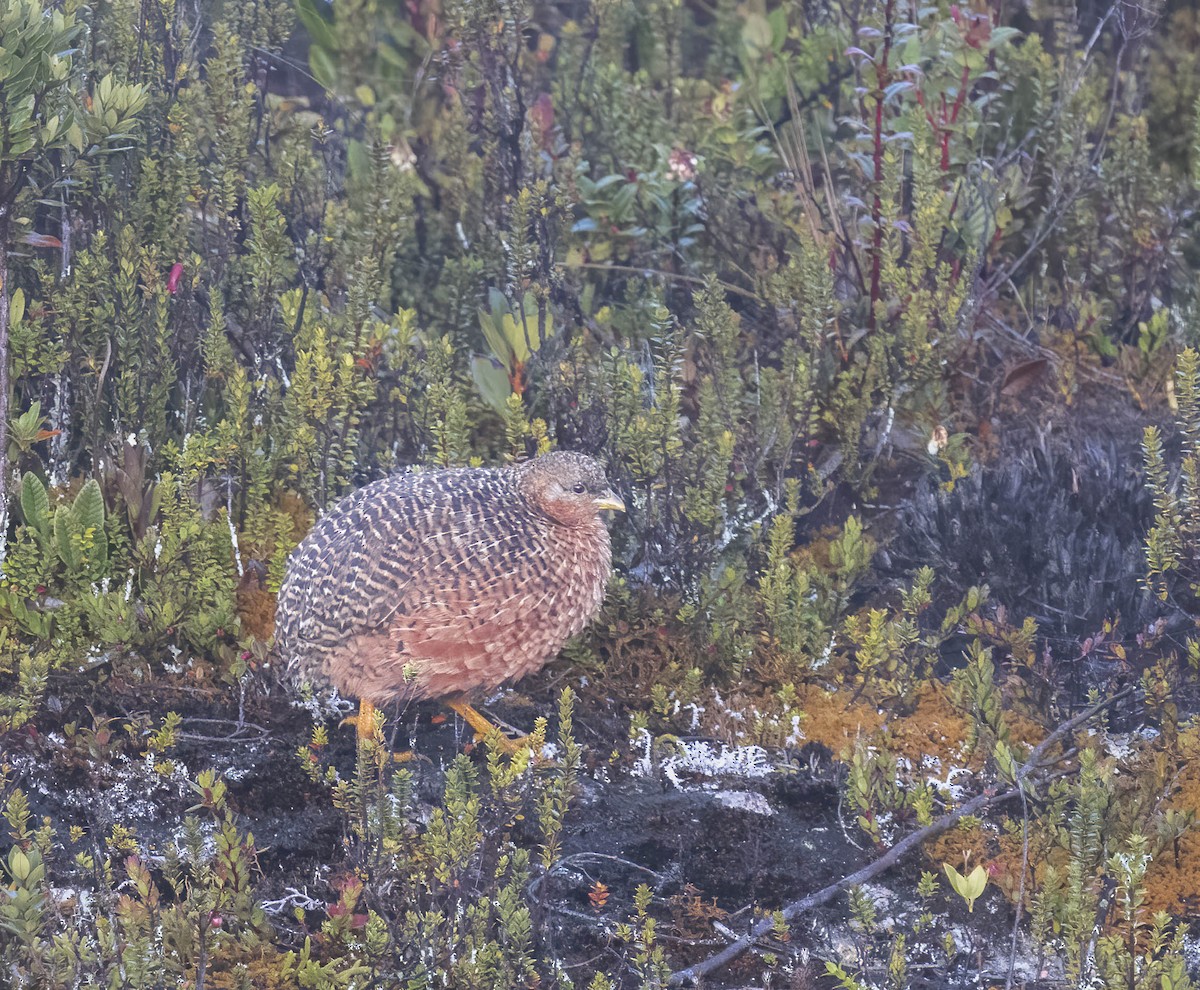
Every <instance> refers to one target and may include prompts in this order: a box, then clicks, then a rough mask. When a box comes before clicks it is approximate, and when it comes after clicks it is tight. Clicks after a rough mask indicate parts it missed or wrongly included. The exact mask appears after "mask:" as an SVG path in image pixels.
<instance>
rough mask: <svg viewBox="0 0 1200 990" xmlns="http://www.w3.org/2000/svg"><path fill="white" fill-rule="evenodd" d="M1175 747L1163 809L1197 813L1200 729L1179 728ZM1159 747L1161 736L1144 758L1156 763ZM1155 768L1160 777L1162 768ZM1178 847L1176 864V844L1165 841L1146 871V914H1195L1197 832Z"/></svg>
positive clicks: (1199, 856) (1199, 877)
mask: <svg viewBox="0 0 1200 990" xmlns="http://www.w3.org/2000/svg"><path fill="white" fill-rule="evenodd" d="M1176 745H1177V747H1178V749H1177V752H1176V754H1175V757H1176V760H1177V765H1178V771H1177V773H1176V775H1175V777H1174V779H1173V780H1172V781H1170V782H1169V784H1168V782H1166V781H1164V785H1167V786H1171V785H1173V786H1172V790H1171V793H1170V795H1169V796H1168V797H1167V799H1166V801H1165V803H1164V806H1163V809H1162V810H1163V811H1164V812H1165V811H1179V812H1187V811H1192V812H1200V727H1198V726H1196V725H1195V724H1192V725H1189V726H1187V727H1186V728H1183V729H1181V730H1180V731H1179V735H1178V737H1177V738H1176ZM1161 746H1162V739H1161V737H1160V738H1159V739H1158V740H1155V742H1154V744H1151V745H1149V746H1148V747H1147V752H1146V753H1145V754H1144V755H1145V757H1146V758H1147V759H1149V760H1152V761H1155V760H1156V758H1157V756H1158V752H1159V751H1160V749H1161ZM1155 769H1158V772H1159V773H1160V774H1161V772H1162V771H1161V769H1159V768H1155ZM1151 772H1153V771H1151ZM1151 838H1152V839H1153V836H1151ZM1177 848H1178V861H1176V845H1175V843H1173V842H1170V841H1168V842H1167V843H1166V847H1165V848H1164V849H1162V850H1161V851H1160V852H1159V853H1158V854H1157V855H1155V857H1154V860H1153V862H1151V864H1150V868H1149V869H1148V870H1147V872H1146V898H1145V901H1144V904H1145V910H1146V912H1147V914H1148V915H1149V914H1153V913H1154V912H1155V911H1168V912H1170V913H1172V914H1177V915H1178V914H1193V913H1195V910H1196V895H1197V892H1198V891H1200V833H1198V832H1197V831H1196V829H1195V828H1193V829H1192V830H1191V831H1189V832H1187V833H1186V834H1185V835H1184V836H1183V837H1182V838H1181V839H1180V840H1179V843H1178V847H1177Z"/></svg>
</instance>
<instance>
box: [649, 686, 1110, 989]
mask: <svg viewBox="0 0 1200 990" xmlns="http://www.w3.org/2000/svg"><path fill="white" fill-rule="evenodd" d="M1132 693H1133V687H1132V686H1131V687H1127V688H1125V689H1124V690H1123V691H1119V692H1118V693H1117V694H1114V695H1113V696H1112V697H1111V698H1107V699H1105V700H1104V701H1101V702H1097V703H1096V704H1094V705H1092V706H1091V707H1090V708H1088V709H1085V710H1084V711H1082V712H1080V713H1079V714H1078V715H1076V716H1075V717H1074V718H1070V719H1068V720H1067V721H1066V722H1064V723H1063V724H1062V725H1060V726H1059V727H1058V728H1057V729H1055V730H1054V731H1053V732H1051V733H1050V734H1049V735H1048V736H1046V738H1045V739H1043V740H1042V741H1041V742H1040V743H1038V745H1037V746H1035V747H1034V750H1033V752H1032V753H1030V754H1029V759H1028V760H1026V761H1025V762H1024V763H1023V764H1021V766H1020V767H1018V768H1017V772H1016V775H1015V776H1016V785H1017V786H1015V787H1013V788H1011V789H1010V790H1007V791H1004V792H1003V793H1000V794H987V793H984V794H980V795H978V796H976V797H974V798H972V799H971V800H970V801H968V802H967V803H966V804H964V805H962V806H960V807H959V808H956V809H955V810H954V811H951V812H948V813H947V814H945V815H942V817H941V818H939V819H938V820H937V821H935V822H933V823H931V824H929V825H926V826H925V827H924V828H921V829H918V830H917V831H915V832H913V833H912V834H911V835H907V836H905V837H904V838H903V839H901V840H900V841H899V842H897V843H896V844H895V845H894V846H892V848H891V849H889V850H888V851H887V852H886V853H884V854H883V855H882V856H880V857H879V859H877V860H875V862H873V863H871V864H869V865H867V866H864V867H863V868H862V869H861V870H857V871H855V872H854V873H851V874H850V875H849V876H847V877H843V878H842V879H841V880H838V881H837V882H836V883H831V884H830V885H829V886H828V887H825V888H823V889H821V890H818V891H817V892H816V893H814V894H809V895H808V896H807V897H802V898H800V900H798V901H792V903H790V904H788V905H786V906H785V907H784V909H783V910H782V911H781V912H779V914H781V915H782V916H783V920H784V921H789V922H790V921H794V920H795V919H796V918H798V917H799V916H800V915H802V914H805V913H807V912H809V911H812V910H813V909H814V908H818V907H820V906H821V905H822V904H825V903H826V902H828V901H831V900H832V899H833V898H834V897H836V896H837V895H838V894H840V893H841V892H842V891H844V890H847V889H849V888H850V887H854V886H857V885H859V884H863V883H866V882H867V881H868V880H871V879H872V878H874V877H876V876H878V875H879V874H880V873H883V872H885V871H886V870H888V869H890V868H891V867H893V866H895V865H896V864H897V863H898V862H899V861H900V860H901V859H903V858H904V857H905V856H906V855H908V853H910V852H912V850H914V849H916V848H918V847H919V846H921V845H923V844H924V843H925V842H927V841H928V840H930V839H933V838H935V837H937V836H939V835H941V834H942V833H943V832H945V831H947V830H948V829H950V828H952V827H953V826H954V825H955V824H957V823H958V822H959V821H960V820H961V819H963V818H965V817H967V816H968V815H977V814H979V813H981V812H983V811H986V810H987V809H988V808H990V807H992V806H993V805H997V804H1003V803H1004V802H1005V801H1011V800H1012V799H1013V798H1015V797H1018V796H1019V795H1021V794H1023V793H1024V789H1023V786H1022V785H1023V783H1024V782H1025V780H1026V779H1027V778H1029V777H1030V776H1032V775H1033V774H1034V773H1035V772H1036V771H1038V770H1039V769H1041V768H1042V764H1043V758H1044V756H1045V754H1046V751H1047V750H1049V749H1050V747H1051V746H1053V745H1054V744H1055V743H1057V742H1058V741H1059V740H1060V739H1062V738H1063V736H1066V735H1068V734H1070V733H1071V732H1073V731H1074V730H1075V729H1077V728H1078V727H1079V726H1081V725H1083V724H1084V723H1085V722H1087V721H1088V720H1089V719H1091V718H1093V717H1094V716H1095V715H1097V714H1098V713H1099V712H1101V711H1103V710H1104V709H1106V708H1109V707H1110V706H1112V705H1115V704H1116V703H1117V702H1118V701H1122V700H1124V699H1125V698H1127V697H1129V696H1130V695H1131V694H1132ZM777 917H778V915H770V916H768V917H765V918H763V919H762V920H761V921H759V922H758V923H757V924H755V925H754V926H753V927H751V929H750V931H749V932H747V933H746V934H745V935H743V936H742V937H741V938H739V939H738V940H737V941H736V942H734V943H733V944H732V945H729V946H726V947H725V948H724V949H722V950H721V951H720V952H718V953H715V954H714V955H711V956H709V957H708V958H707V959H704V960H701V961H700V962H698V963H696V964H695V965H693V966H688V967H687V968H686V969H681V970H677V971H676V972H674V973H672V974H671V977H670V980H669V981H668V985H670V986H683V985H685V984H694V983H695V982H696V980H698V979H699V978H700V977H702V976H706V975H707V974H709V973H711V972H713V971H714V970H718V969H720V968H721V967H723V966H727V965H728V964H729V963H731V962H733V960H735V959H737V958H738V957H739V956H741V955H742V954H743V953H745V952H746V950H748V949H749V948H750V947H751V946H752V945H754V943H755V942H756V941H757V940H758V939H760V938H761V937H762V936H764V935H766V934H767V933H768V932H770V931H772V930H773V929H774V927H775V925H776V918H777Z"/></svg>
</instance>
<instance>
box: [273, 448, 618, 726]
mask: <svg viewBox="0 0 1200 990" xmlns="http://www.w3.org/2000/svg"><path fill="white" fill-rule="evenodd" d="M570 483H579V484H583V485H586V487H587V493H588V494H587V498H588V499H589V504H588V506H587V511H582V510H581V509H580V507H579V506H578V505H571V504H567V500H569V499H570V498H572V497H574V496H570V495H568V494H565V493H564V492H563V486H566V485H569V484H570ZM607 490H608V485H607V482H606V481H605V479H604V475H603V473H602V472H601V470H600V468H599V466H598V465H596V463H595V462H594V461H592V460H591V459H590V458H587V457H584V456H583V455H581V454H567V453H558V454H548V455H546V456H544V457H540V458H537V459H535V460H533V461H529V462H526V463H525V464H523V465H520V466H518V467H515V468H470V469H465V468H464V469H457V470H445V471H428V472H422V473H413V474H398V475H393V476H391V477H388V478H384V479H382V480H380V481H376V482H374V483H373V484H370V485H367V486H366V487H364V488H361V489H359V490H358V491H356V492H353V493H352V494H350V495H348V496H347V497H345V498H344V499H342V500H341V501H340V502H338V503H337V504H335V505H334V506H333V507H332V508H331V509H330V510H329V511H328V512H327V513H326V514H325V515H324V516H323V517H322V518H321V519H320V521H319V522H318V523H317V525H316V526H315V527H314V528H313V530H312V532H311V533H309V535H308V536H307V537H306V538H305V540H304V541H303V542H302V543H301V544H300V546H298V547H297V548H296V550H295V552H294V553H293V555H292V557H291V560H290V561H289V566H288V572H287V576H286V577H285V579H284V582H283V587H282V588H281V589H280V593H279V607H278V612H277V618H276V643H277V648H278V651H279V654H280V656H281V658H282V659H283V661H284V662H285V664H287V665H288V668H289V670H290V671H291V672H292V674H293V676H295V677H296V678H297V679H301V680H308V681H310V682H313V683H315V684H318V685H319V684H322V683H324V684H329V685H332V686H333V687H336V688H337V689H338V691H339V692H340V693H342V694H346V695H351V696H354V697H358V698H366V699H370V700H371V701H373V702H375V703H376V704H381V703H384V702H388V701H393V700H397V699H419V698H442V697H446V696H449V695H453V694H457V693H469V692H471V691H474V690H477V689H480V688H493V687H495V686H497V685H499V684H501V683H503V682H505V681H508V680H513V679H516V678H519V677H523V676H525V675H526V674H529V673H532V672H534V671H536V670H539V669H541V667H543V666H544V665H545V664H546V663H547V661H549V660H550V659H552V658H553V657H554V656H556V655H557V653H558V651H559V650H560V649H561V648H562V646H563V644H565V643H566V642H567V640H568V639H570V638H571V637H572V636H574V635H575V634H577V633H578V632H580V631H581V630H582V629H583V628H584V626H586V625H587V623H588V621H589V620H590V619H591V618H592V616H593V615H594V614H595V613H596V611H597V610H598V609H599V607H600V604H601V602H602V601H603V598H604V591H605V586H606V585H607V582H608V577H609V574H610V572H611V568H612V553H611V549H610V545H609V538H608V530H607V528H606V527H605V525H604V522H603V520H602V519H601V517H600V515H599V512H598V511H597V510H596V509H595V508H593V507H592V506H591V505H590V499H591V498H592V496H593V495H597V496H598V495H601V494H603V493H604V492H606V491H607ZM556 499H557V501H556ZM577 500H578V499H577ZM564 506H565V508H564Z"/></svg>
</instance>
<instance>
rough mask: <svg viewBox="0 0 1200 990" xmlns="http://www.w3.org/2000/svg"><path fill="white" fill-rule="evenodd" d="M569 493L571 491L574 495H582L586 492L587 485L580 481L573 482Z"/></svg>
mask: <svg viewBox="0 0 1200 990" xmlns="http://www.w3.org/2000/svg"><path fill="white" fill-rule="evenodd" d="M571 491H573V492H574V493H575V494H576V495H582V494H583V493H584V492H586V491H587V485H585V484H584V483H583V482H582V481H577V482H575V487H574V488H572V489H571Z"/></svg>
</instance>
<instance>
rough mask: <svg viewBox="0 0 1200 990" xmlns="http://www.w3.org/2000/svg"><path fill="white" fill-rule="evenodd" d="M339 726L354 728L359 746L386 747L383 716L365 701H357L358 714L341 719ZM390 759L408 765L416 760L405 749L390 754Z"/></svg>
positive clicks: (408, 750)
mask: <svg viewBox="0 0 1200 990" xmlns="http://www.w3.org/2000/svg"><path fill="white" fill-rule="evenodd" d="M341 724H342V725H343V726H346V725H352V726H354V728H355V730H356V731H357V733H358V745H359V746H363V745H364V744H367V743H371V744H374V745H376V746H381V747H385V746H386V743H385V741H384V738H383V716H382V714H381V713H380V711H379V709H378V708H376V707H375V706H374V705H373V704H372V703H371V702H369V701H367V700H366V699H362V700H360V701H359V703H358V714H357V715H348V716H346V718H344V719H342V721H341ZM391 757H392V762H393V763H408V762H409V761H410V760H413V759H415V758H416V754H415V753H413V751H412V750H411V749H405V750H401V751H400V752H398V753H395V752H394V753H392V754H391Z"/></svg>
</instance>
